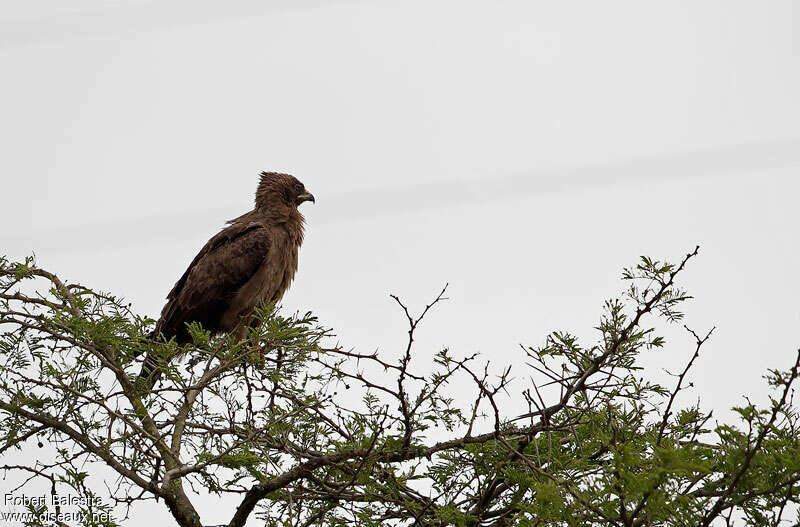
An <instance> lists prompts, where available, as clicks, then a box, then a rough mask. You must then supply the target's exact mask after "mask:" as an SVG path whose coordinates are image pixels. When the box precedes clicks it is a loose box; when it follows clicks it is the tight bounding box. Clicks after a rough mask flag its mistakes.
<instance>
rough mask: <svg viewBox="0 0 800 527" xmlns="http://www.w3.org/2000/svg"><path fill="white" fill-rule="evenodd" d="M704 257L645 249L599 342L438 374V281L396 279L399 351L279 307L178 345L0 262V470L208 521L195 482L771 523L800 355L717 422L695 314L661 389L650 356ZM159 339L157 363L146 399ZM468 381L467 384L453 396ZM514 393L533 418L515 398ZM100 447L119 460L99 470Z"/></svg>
mask: <svg viewBox="0 0 800 527" xmlns="http://www.w3.org/2000/svg"><path fill="white" fill-rule="evenodd" d="M696 254H697V249H695V250H694V251H693V252H692V253H690V254H688V255H687V256H686V257H685V258H683V259H682V260H681V261H680V263H678V264H677V265H672V264H668V263H664V262H660V261H656V260H652V259H649V258H644V257H643V258H642V259H641V261H640V262H639V263H638V265H636V266H635V267H633V268H630V269H626V270H625V271H624V273H623V279H624V280H625V282H626V283H627V289H626V290H625V292H624V294H623V295H621V297H620V298H618V299H614V300H609V301H607V302H606V303H605V305H604V310H603V314H602V317H601V319H600V322H599V324H598V326H597V328H596V329H597V332H598V339H597V342H595V343H593V344H590V345H585V344H582V343H581V342H579V340H578V339H577V338H576V337H574V336H573V335H571V334H570V333H566V332H554V333H552V334H550V335H549V336H547V338H546V341H545V344H544V345H543V346H540V347H530V348H524V349H523V353H524V354H525V360H526V361H527V363H528V364H529V366H530V371H528V372H525V374H524V375H521V376H518V377H517V378H516V379H513V378H512V374H511V369H510V368H504V369H501V370H497V371H494V370H493V369H492V367H491V366H490V365H489V364H482V363H481V362H480V358H479V357H477V356H471V357H461V358H459V357H456V356H455V355H454V354H452V353H451V352H450V351H448V350H447V349H445V350H442V351H441V352H439V353H438V354H437V355H436V357H435V361H434V364H435V366H434V367H433V369H432V370H431V371H418V369H417V368H416V367H415V365H414V364H412V359H413V358H414V356H415V355H414V350H415V346H414V343H415V341H414V337H415V331H416V330H417V328H418V326H419V324H420V323H421V321H422V320H423V318H424V317H425V316H426V314H427V313H428V312H429V311H430V310H431V309H432V308H434V306H436V305H437V304H439V303H440V302H441V301H442V300H443V299H444V294H445V291H444V290H443V291H442V292H441V293H440V294H439V296H438V297H436V298H435V300H434V301H433V302H432V303H431V304H429V305H428V306H426V307H425V308H424V309H423V310H422V312H421V313H420V314H419V315H414V314H412V312H411V310H409V309H408V308H407V307H406V305H405V304H404V303H403V302H402V301H401V300H400V299H399V298H397V297H393V298H394V300H395V301H396V302H397V304H398V306H399V307H400V309H401V310H402V312H403V314H404V316H405V317H406V318H407V321H408V328H409V329H408V335H407V344H406V346H405V352H404V353H403V354H402V355H401V356H400V357H399V358H398V359H397V360H390V359H389V358H386V357H382V356H380V355H379V354H377V353H369V354H363V353H358V352H357V351H353V350H348V349H345V348H342V347H339V346H330V345H329V342H330V338H329V337H330V336H331V333H330V331H329V330H327V329H325V328H323V327H321V326H320V325H319V323H318V321H317V320H316V319H315V318H314V317H313V316H312V315H311V314H305V315H293V316H286V315H282V314H280V313H279V312H278V311H277V310H276V309H275V308H274V306H264V308H263V309H262V310H261V312H260V314H259V316H260V319H261V321H262V325H261V326H260V327H259V328H257V329H255V330H252V331H251V332H250V333H249V335H248V337H247V339H246V340H244V341H237V340H235V339H234V338H232V337H217V338H210V337H209V335H208V333H206V332H204V330H203V329H202V328H201V327H198V326H193V327H191V328H190V329H191V334H192V338H193V341H194V342H193V344H192V345H187V346H184V347H178V346H177V345H176V344H175V343H174V342H163V341H153V340H151V339H150V338H149V337H148V334H149V332H150V330H151V328H152V322H153V321H152V320H150V319H147V318H145V317H142V316H139V315H137V314H136V313H134V312H133V311H132V309H131V306H130V305H128V304H125V303H124V302H123V301H122V300H120V299H119V298H116V297H114V296H112V295H109V294H104V293H100V292H96V291H93V290H91V289H88V288H86V287H83V286H80V285H76V284H67V283H64V282H62V281H61V280H60V279H59V278H58V277H57V276H56V275H55V274H52V273H51V272H48V271H46V270H44V269H41V268H39V267H37V266H36V265H35V262H34V261H33V260H32V259H28V260H26V261H24V262H17V263H12V262H10V261H8V260H7V259H0V330H1V331H2V336H1V337H0V372H2V373H1V374H0V414H2V417H3V419H2V423H1V424H0V440H1V441H2V442H1V443H0V456H3V458H4V459H3V461H5V460H7V459H9V458H10V457H13V458H14V459H16V460H17V461H16V462H13V463H12V462H7V463H5V464H4V465H3V466H2V469H3V470H5V471H11V472H19V473H21V474H24V475H26V484H29V482H31V481H36V480H43V481H45V482H47V484H48V485H50V486H51V488H52V489H53V492H57V490H56V489H57V488H65V489H71V491H72V492H76V493H79V494H81V495H87V496H100V495H104V496H107V497H108V499H111V500H113V501H112V502H105V503H106V506H110V505H111V504H112V503H113V504H115V510H116V511H118V515H122V516H124V514H125V512H126V511H128V510H129V509H130V507H131V506H133V505H135V504H136V503H137V502H139V501H141V500H146V499H156V500H159V502H162V501H163V503H164V505H166V507H167V508H168V509H169V512H170V513H171V514H172V517H173V518H174V519H175V521H176V522H177V524H178V525H181V526H187V527H188V526H192V527H196V526H200V525H202V522H201V519H200V518H199V516H198V514H197V512H196V509H195V507H194V504H193V503H192V499H191V498H190V497H189V494H190V493H187V491H186V489H188V488H192V489H195V490H197V491H198V492H202V493H207V494H209V495H213V496H219V495H226V494H227V495H234V496H238V499H239V504H238V506H237V507H236V509H235V510H232V511H230V521H229V523H228V525H230V526H231V527H237V526H242V525H245V523H246V522H248V524H249V525H256V524H265V525H269V526H277V525H286V526H299V525H309V526H310V525H330V526H334V525H424V526H440V525H441V526H444V525H456V526H479V525H480V526H487V525H492V526H505V525H508V526H510V525H519V526H572V525H574V526H578V525H581V526H593V525H598V526H599V525H603V526H606V525H615V526H626V527H632V526H642V527H644V526H660V525H675V526H678V525H680V526H686V525H698V526H709V525H712V524H714V523H715V522H721V523H723V524H724V523H725V522H726V521H727V522H728V523H730V522H731V521H732V520H733V519H737V518H738V519H740V520H738V521H740V522H742V523H744V524H748V525H778V524H779V523H780V522H781V521H782V518H783V516H784V515H786V514H787V513H788V512H787V511H790V510H791V509H792V508H793V507H796V506H797V504H798V501H799V500H800V499H799V498H798V496H800V440H798V429H797V427H798V418H797V411H796V409H795V408H793V406H792V393H793V386H794V384H795V382H796V380H797V377H798V367H800V362H798V361H800V354H798V356H797V357H796V358H795V359H794V362H793V364H791V365H790V368H789V369H788V370H786V371H779V370H773V371H770V372H769V373H768V374H767V375H766V377H765V378H766V380H767V382H768V383H769V384H770V386H771V387H772V393H773V395H772V397H771V399H770V403H769V405H768V406H767V407H763V408H762V407H758V406H757V405H755V404H752V403H750V402H749V401H747V404H744V405H743V406H741V407H739V408H736V409H735V410H736V412H737V413H738V415H739V416H740V421H739V422H736V423H721V424H716V425H712V423H711V419H710V418H711V413H710V412H708V411H706V410H704V409H702V408H701V406H700V405H699V403H698V404H696V405H693V406H689V407H683V408H679V407H678V401H679V398H677V397H676V396H677V395H678V393H679V392H680V391H682V390H684V389H685V388H686V387H687V385H688V384H689V383H688V380H687V379H688V378H689V372H690V368H691V367H692V365H693V364H694V362H695V360H696V359H697V357H698V355H699V354H700V352H701V349H702V347H703V345H704V344H705V343H706V342H707V340H708V339H709V337H710V336H711V332H708V333H702V334H698V333H696V332H694V331H692V330H688V329H687V331H689V334H690V335H691V338H692V340H693V342H694V349H693V354H692V355H691V356H690V357H689V360H688V362H687V363H686V366H685V368H684V369H683V371H681V372H680V373H678V374H676V375H675V376H674V383H673V384H672V385H671V386H669V387H667V386H660V385H658V384H656V383H655V382H652V381H648V380H646V379H644V378H643V374H642V372H641V371H640V367H639V366H638V364H639V363H638V359H639V356H640V354H641V353H642V352H643V351H644V350H648V349H658V348H662V347H664V345H665V340H664V338H662V337H661V336H659V335H658V332H657V331H656V329H657V328H659V327H660V328H662V329H663V327H664V324H674V323H681V321H682V314H681V305H682V303H683V302H684V301H686V300H687V299H688V298H690V297H689V296H688V295H687V293H685V292H684V291H683V290H682V289H681V288H680V287H679V286H678V285H677V283H676V279H677V278H678V276H679V275H680V273H681V272H682V271H683V270H684V268H685V266H686V265H687V263H688V262H689V261H690V260H691V259H692V258H693V257H694V256H695V255H696ZM445 289H446V288H445ZM152 347H157V348H159V349H158V350H157V351H158V356H161V357H165V360H164V364H162V365H161V367H162V368H163V370H164V373H163V380H162V382H161V383H160V384H159V385H158V386H157V387H156V389H155V390H154V391H153V392H152V393H149V394H147V395H146V396H142V395H140V390H139V389H138V388H137V386H136V382H135V374H136V372H138V370H139V364H138V363H139V362H140V361H141V357H143V356H144V354H145V353H144V352H146V351H147V350H149V349H151V348H152ZM176 356H180V357H182V360H169V359H171V358H175V357H176ZM464 379H466V380H468V381H469V383H470V385H471V386H472V387H473V392H472V395H469V394H468V395H466V396H465V395H464V393H463V390H462V391H461V392H460V393H458V394H454V393H453V386H455V385H456V384H457V381H458V380H464ZM458 382H460V381H458ZM515 400H516V401H517V402H519V401H520V400H524V401H525V403H526V405H527V406H528V407H529V408H530V411H529V412H528V413H527V415H524V416H522V417H515V416H513V415H511V416H509V415H506V414H505V413H504V411H503V408H507V407H509V405H510V403H509V401H515ZM512 406H513V405H512ZM517 413H518V412H517ZM45 444H47V445H49V447H48V448H43V446H44V445H45ZM19 459H22V460H23V461H21V462H20V461H19ZM3 461H0V463H2V462H3ZM97 465H100V466H103V467H106V468H107V469H110V470H112V471H113V472H114V473H115V474H116V476H117V477H116V478H115V479H113V480H109V481H96V478H94V479H93V478H92V477H91V476H89V474H90V472H91V467H93V466H97ZM93 506H94V507H95V508H96V507H97V505H96V504H95V505H93V504H92V503H89V504H88V505H86V506H85V507H83V511H84V512H89V511H93V512H96V510H93V509H92V507H93ZM29 507H30V508H31V510H35V511H38V512H44V509H45V506H40V507H38V508H37V506H34V505H29ZM126 507H127V508H126ZM50 509H52V507H50ZM120 511H121V512H120ZM50 512H53V511H52V510H51V511H50ZM55 512H58V511H55ZM256 518H260V520H258V521H257V519H256ZM124 520H125V518H124V517H122V518H116V519H114V518H111V519H104V520H98V519H97V518H96V517H86V518H85V519H84V520H83V522H84V524H85V525H101V524H102V525H113V524H115V522H117V523H119V522H124ZM34 523H35V522H34ZM40 524H46V523H45V522H41V523H40Z"/></svg>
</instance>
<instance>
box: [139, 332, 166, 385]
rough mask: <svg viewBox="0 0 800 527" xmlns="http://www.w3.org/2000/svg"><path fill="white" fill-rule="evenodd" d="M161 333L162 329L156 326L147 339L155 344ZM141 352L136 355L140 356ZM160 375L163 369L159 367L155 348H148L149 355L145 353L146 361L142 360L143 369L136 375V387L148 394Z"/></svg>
mask: <svg viewBox="0 0 800 527" xmlns="http://www.w3.org/2000/svg"><path fill="white" fill-rule="evenodd" d="M160 335H161V331H159V328H158V327H156V329H154V330H153V331H152V332H151V333H150V334H149V335H147V340H148V342H149V343H150V344H155V342H156V339H157V338H158V337H159V336H160ZM140 354H141V352H139V353H137V354H136V355H137V356H138V355H140ZM159 377H161V371H160V370H159V368H158V357H157V355H156V353H155V352H154V350H153V349H152V348H150V349H148V350H147V355H145V357H144V361H143V362H142V369H141V370H140V371H139V375H138V376H137V377H136V387H137V388H138V389H139V392H140V393H141V394H142V395H147V394H148V393H150V392H151V391H152V390H153V387H154V386H155V385H156V382H158V379H159Z"/></svg>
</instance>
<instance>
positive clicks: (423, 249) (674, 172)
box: [0, 0, 800, 524]
mask: <svg viewBox="0 0 800 527" xmlns="http://www.w3.org/2000/svg"><path fill="white" fill-rule="evenodd" d="M3 11H4V15H3V18H2V19H0V72H2V81H1V82H0V116H2V119H0V144H2V145H3V149H2V150H3V151H2V155H0V173H2V178H3V186H2V189H3V192H4V196H3V199H2V208H0V222H2V225H3V227H2V229H1V230H0V252H3V253H6V254H8V255H10V256H12V257H14V258H21V257H23V256H24V255H26V254H30V253H31V252H35V253H36V255H37V257H38V261H39V263H40V265H42V266H44V267H46V268H48V269H50V270H53V271H55V272H58V273H60V274H61V275H63V276H64V277H65V278H67V279H69V280H71V281H79V282H82V283H84V284H86V285H88V286H93V287H96V288H99V289H103V290H108V291H113V292H114V293H117V294H120V295H123V296H125V297H127V298H128V299H129V300H130V301H131V302H133V305H134V306H135V307H136V309H138V311H139V312H141V313H143V314H148V315H150V316H153V317H155V316H156V315H157V314H158V312H159V310H160V309H161V306H162V305H163V299H164V296H165V294H166V292H167V291H168V290H169V289H170V288H171V286H172V284H173V283H174V282H175V280H176V279H177V278H178V277H179V276H180V274H181V273H182V271H183V270H184V269H185V267H186V265H187V264H188V263H189V261H191V259H192V257H193V256H194V254H195V253H196V251H197V250H198V249H199V248H200V247H201V246H202V244H203V243H204V242H205V241H206V240H207V239H208V238H209V237H210V236H211V235H213V234H214V233H215V232H217V230H218V229H219V228H220V227H221V226H222V225H223V224H224V222H225V220H228V219H230V218H232V217H235V216H237V215H239V214H241V213H243V212H245V211H246V210H249V209H250V208H251V205H252V197H253V192H254V190H255V185H256V183H257V174H258V172H259V171H261V170H280V171H287V172H291V173H293V174H295V175H296V176H298V177H299V178H300V179H301V180H302V181H303V182H304V183H305V184H306V186H307V187H308V188H309V189H310V190H311V191H312V192H313V193H314V195H315V196H316V198H317V204H316V205H311V204H308V205H304V206H303V209H304V212H305V213H306V217H307V219H308V234H307V237H306V241H305V244H304V246H303V248H302V251H301V263H300V269H299V272H298V275H297V277H296V282H295V284H294V285H293V287H292V288H291V290H290V291H289V293H288V294H287V295H286V297H285V299H284V308H285V309H287V310H290V311H293V310H302V311H305V310H313V311H314V312H316V313H317V314H318V315H319V316H320V318H321V320H322V322H323V323H324V324H326V325H329V326H331V327H333V328H335V330H336V333H337V334H338V336H339V338H340V340H341V342H342V343H344V344H346V345H349V346H355V347H357V348H359V349H361V350H364V351H369V350H372V349H376V348H377V349H379V350H381V352H382V353H386V354H387V355H388V356H391V355H393V354H396V353H397V352H398V351H399V349H400V345H401V344H402V339H403V337H404V328H403V324H404V319H403V318H402V316H401V313H400V312H398V311H397V308H396V306H394V305H393V303H392V302H391V301H390V299H389V297H388V294H389V293H390V292H391V293H396V294H399V295H400V296H401V297H403V298H404V299H406V300H407V301H408V303H409V304H411V305H412V306H418V307H421V306H423V305H424V304H425V303H426V302H427V301H429V300H431V299H432V298H433V297H434V296H435V295H436V293H437V292H438V290H439V289H440V288H441V286H442V285H443V284H444V283H446V282H449V283H450V290H449V291H450V292H449V297H450V300H449V301H448V302H447V303H446V304H444V305H442V306H441V308H440V309H438V310H437V311H436V312H434V313H433V314H432V315H431V316H430V318H429V320H428V323H427V325H425V326H424V327H423V328H422V330H421V332H422V333H421V335H420V336H421V337H422V338H421V341H420V346H419V352H420V354H423V355H424V354H430V353H433V352H435V351H437V350H438V349H439V348H441V347H442V346H449V347H450V348H451V350H452V351H453V352H454V353H455V354H461V355H466V354H471V353H472V352H475V351H480V352H482V353H484V354H485V355H486V356H487V358H491V360H492V362H493V363H496V364H498V365H502V364H506V363H513V364H521V362H522V360H521V357H520V355H519V351H518V349H519V348H518V344H519V343H526V344H531V345H536V344H540V343H542V341H543V339H544V337H545V335H546V334H547V333H548V332H549V331H551V330H554V329H565V330H570V331H573V332H574V333H577V334H579V335H582V336H585V337H586V338H587V339H589V338H593V337H594V335H593V334H592V330H591V328H592V327H593V326H594V325H596V322H597V320H598V317H599V315H600V310H601V306H602V302H603V300H604V299H605V298H608V297H611V296H613V295H615V294H616V293H617V292H618V291H619V290H620V289H621V288H622V283H621V282H620V281H619V275H620V270H621V268H622V267H623V266H625V265H629V264H632V263H634V262H635V261H636V259H637V258H638V257H639V255H641V254H648V255H651V256H655V257H668V258H670V259H674V260H676V259H679V258H680V257H681V256H682V255H683V254H684V253H686V252H687V251H689V250H691V249H692V248H693V247H694V246H695V244H700V245H701V247H702V249H701V255H700V257H699V258H698V259H697V260H696V261H695V262H694V263H693V264H691V266H690V267H689V269H688V271H687V272H686V274H685V279H684V282H683V283H684V285H685V286H686V287H687V288H688V289H689V291H690V292H691V293H692V294H693V295H694V296H695V297H696V299H695V300H694V301H692V303H691V304H690V306H689V309H688V315H689V316H688V319H687V321H688V323H689V324H690V325H691V326H693V327H695V328H697V329H698V331H701V330H705V329H708V328H710V327H711V326H713V325H716V326H717V327H718V329H717V333H716V335H715V337H714V338H713V340H712V341H711V342H710V343H709V344H708V347H707V351H706V353H705V354H704V355H703V356H702V357H701V359H700V361H699V363H698V365H697V369H696V370H695V373H694V380H695V381H696V385H697V389H696V390H695V392H693V393H692V394H691V395H690V398H694V397H700V398H701V400H702V401H703V402H704V403H705V405H706V406H707V407H710V408H714V409H715V410H716V415H719V416H723V417H725V416H727V415H729V414H727V413H726V412H725V409H726V408H728V407H730V406H732V405H734V404H738V403H740V402H741V396H742V395H743V394H748V395H752V396H753V397H754V398H755V399H757V400H763V398H764V396H765V394H766V392H765V390H764V382H763V380H762V379H761V378H760V375H761V374H762V373H763V372H765V370H766V369H767V368H769V367H788V366H789V365H790V361H791V359H792V357H793V353H794V350H795V349H796V348H797V347H798V346H800V334H798V326H799V325H800V307H798V297H799V296H800V278H799V277H798V273H797V270H798V268H800V248H799V247H798V242H797V232H798V225H800V212H798V203H797V202H798V199H797V198H798V195H799V194H800V178H798V176H799V175H800V169H799V168H800V97H798V94H800V7H797V5H796V4H795V5H794V6H793V5H792V2H791V1H789V0H773V1H770V2H753V1H734V0H717V1H709V0H700V1H698V0H691V1H689V0H686V1H670V2H639V1H636V0H630V1H618V0H607V1H605V2H595V1H591V0H584V1H570V2H540V1H530V0H526V1H520V2H515V1H503V2H468V1H463V0H461V1H458V2H455V1H453V2H444V1H430V0H428V1H425V2H421V1H414V0H406V1H404V2H380V1H371V2H359V1H355V0H354V1H340V0H329V1H327V2H321V1H319V2H317V1H312V0H303V1H289V0H281V1H273V0H269V1H266V2H261V1H259V2H256V1H246V0H238V1H228V2H212V1H210V0H200V1H197V0H195V1H193V2H188V1H186V2H184V1H166V2H165V1H162V2H156V1H151V0H129V1H122V0H117V1H101V0H71V1H70V2H63V1H62V0H40V1H37V2H16V3H14V4H13V5H11V4H10V3H9V5H6V6H4V10H3ZM671 335H672V333H671ZM689 344H690V342H689V340H688V339H685V338H683V337H682V336H681V335H680V334H679V333H674V338H673V339H672V340H671V346H670V347H669V348H668V349H667V351H666V352H664V353H662V354H661V355H658V356H650V357H647V358H646V362H647V364H648V365H649V366H651V367H652V368H653V369H654V371H656V369H657V368H661V367H672V368H677V367H678V365H679V364H681V363H682V362H683V361H684V360H685V359H686V358H687V357H688V356H689V355H690V353H691V349H690V346H689ZM520 374H524V370H520ZM2 485H3V483H0V488H1V487H2ZM200 509H201V514H203V521H204V522H205V523H207V524H213V523H220V522H223V521H227V520H228V519H229V516H230V509H226V508H220V507H218V506H216V505H215V502H214V500H210V501H208V502H204V503H202V504H201V506H200ZM142 515H143V516H140V517H153V518H165V517H166V515H165V512H163V511H162V508H161V507H159V506H155V507H148V508H147V511H146V512H142Z"/></svg>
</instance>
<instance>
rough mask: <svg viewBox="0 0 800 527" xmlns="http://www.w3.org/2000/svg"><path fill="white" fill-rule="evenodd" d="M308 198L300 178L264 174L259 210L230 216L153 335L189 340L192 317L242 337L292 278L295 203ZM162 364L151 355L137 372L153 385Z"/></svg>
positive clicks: (297, 225)
mask: <svg viewBox="0 0 800 527" xmlns="http://www.w3.org/2000/svg"><path fill="white" fill-rule="evenodd" d="M304 201H312V202H313V201H314V196H313V195H311V193H309V192H308V191H307V190H306V189H305V187H304V186H303V184H302V183H301V182H300V181H298V180H297V179H296V178H295V177H293V176H291V175H289V174H281V173H277V172H262V173H261V180H260V181H259V184H258V189H257V190H256V200H255V208H254V209H253V210H252V211H250V212H248V213H246V214H243V215H242V216H239V217H238V218H236V219H234V220H230V221H229V222H228V223H229V224H230V225H229V226H228V227H226V228H225V229H223V230H222V231H221V232H219V233H218V234H217V235H216V236H214V237H213V238H211V239H210V240H209V241H208V243H206V244H205V246H204V247H203V248H202V249H201V250H200V252H199V253H198V254H197V256H195V257H194V260H192V263H191V264H189V268H188V269H186V272H185V273H183V276H181V278H180V280H178V282H177V283H176V284H175V287H173V288H172V291H170V292H169V294H168V295H167V304H166V305H165V306H164V309H163V310H162V311H161V318H160V319H159V320H158V322H157V324H156V329H155V332H154V336H155V337H159V336H161V337H163V338H164V339H166V340H169V339H171V338H175V340H176V341H177V342H178V343H179V344H184V343H186V342H189V340H190V337H189V332H188V330H187V327H186V324H187V323H189V322H199V323H200V324H202V326H203V328H204V329H206V330H208V331H211V333H212V334H216V333H226V332H231V331H234V330H236V331H237V332H240V334H241V335H242V336H243V335H244V334H245V331H246V328H247V326H248V325H250V324H252V323H253V311H254V309H255V308H256V307H257V306H258V305H259V304H261V303H269V302H277V301H278V300H280V299H281V297H282V296H283V294H284V293H285V292H286V290H287V289H288V288H289V284H290V283H291V281H292V279H293V278H294V274H295V271H296V270H297V252H298V249H299V248H300V244H301V243H302V242H303V222H304V220H303V215H302V214H300V211H299V210H298V209H297V207H298V206H299V205H300V204H301V203H303V202H304ZM157 364H158V360H157V357H155V356H153V355H152V353H148V355H147V357H146V358H145V360H144V363H143V364H142V371H141V373H140V374H139V378H140V379H142V381H141V382H145V386H146V387H147V389H148V390H150V389H152V387H153V386H154V385H155V383H156V381H157V380H158V377H159V370H158V369H156V366H157Z"/></svg>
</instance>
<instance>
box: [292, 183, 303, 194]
mask: <svg viewBox="0 0 800 527" xmlns="http://www.w3.org/2000/svg"><path fill="white" fill-rule="evenodd" d="M294 189H295V190H296V191H297V192H303V184H302V183H295V184H294Z"/></svg>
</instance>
